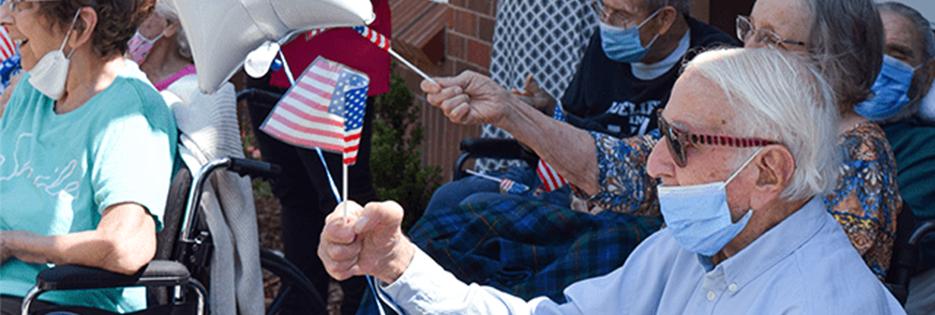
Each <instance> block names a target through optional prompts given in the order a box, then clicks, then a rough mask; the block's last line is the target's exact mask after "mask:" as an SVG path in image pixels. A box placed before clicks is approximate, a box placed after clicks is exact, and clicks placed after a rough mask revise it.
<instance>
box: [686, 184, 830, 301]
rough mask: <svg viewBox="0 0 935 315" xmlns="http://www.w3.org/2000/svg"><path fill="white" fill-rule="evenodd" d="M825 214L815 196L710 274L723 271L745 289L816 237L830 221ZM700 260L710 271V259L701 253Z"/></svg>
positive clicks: (819, 199)
mask: <svg viewBox="0 0 935 315" xmlns="http://www.w3.org/2000/svg"><path fill="white" fill-rule="evenodd" d="M824 215H827V214H826V213H825V207H824V204H823V203H822V201H821V198H819V197H814V198H812V200H811V201H809V202H808V203H806V204H805V205H804V206H802V208H800V209H799V210H798V211H796V212H794V213H792V214H791V215H789V216H788V217H786V218H785V219H784V220H782V222H779V224H777V225H776V226H774V227H773V228H771V229H769V230H767V231H766V232H765V233H763V235H760V237H759V238H757V239H756V240H754V241H753V242H752V243H750V245H747V247H746V248H744V249H742V250H740V252H738V253H737V255H734V256H732V257H730V258H728V259H726V260H724V261H722V262H721V263H720V264H718V265H717V266H713V271H710V272H708V274H709V276H710V275H712V273H715V274H717V273H722V274H723V279H724V280H725V281H727V282H730V283H732V284H735V285H736V286H737V287H738V288H742V287H743V286H744V285H746V284H747V283H749V282H750V281H752V280H753V279H755V278H756V277H757V276H759V275H761V274H763V273H764V272H765V271H766V270H768V269H769V268H772V267H773V266H775V265H776V264H777V263H779V262H780V261H782V260H783V259H785V258H786V257H788V256H789V255H791V254H792V253H793V252H795V251H796V249H798V248H800V247H802V245H803V244H805V243H806V242H808V241H809V240H811V239H812V238H814V237H815V235H816V234H817V233H818V231H819V230H820V229H821V227H822V226H824V224H826V223H827V222H828V221H827V220H823V219H822V216H824ZM698 259H699V261H700V262H701V264H702V267H705V270H711V269H709V267H712V266H711V265H710V258H707V257H703V256H699V257H698Z"/></svg>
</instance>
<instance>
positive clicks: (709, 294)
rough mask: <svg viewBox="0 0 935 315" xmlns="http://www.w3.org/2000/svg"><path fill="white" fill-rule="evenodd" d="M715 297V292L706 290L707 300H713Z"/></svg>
mask: <svg viewBox="0 0 935 315" xmlns="http://www.w3.org/2000/svg"><path fill="white" fill-rule="evenodd" d="M716 297H717V294H715V293H714V291H708V301H714V298H716Z"/></svg>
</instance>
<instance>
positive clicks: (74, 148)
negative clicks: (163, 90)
mask: <svg viewBox="0 0 935 315" xmlns="http://www.w3.org/2000/svg"><path fill="white" fill-rule="evenodd" d="M6 2H7V3H6V4H4V5H6V6H8V7H6V8H5V9H6V10H7V12H10V15H11V16H12V17H11V18H7V21H6V22H7V23H6V24H8V25H7V27H14V28H16V30H17V31H18V32H19V33H22V35H23V36H24V37H25V40H24V41H23V42H22V43H21V45H20V49H21V50H24V51H29V52H31V53H32V54H33V55H35V56H41V57H40V59H39V62H38V63H37V64H36V65H35V66H34V67H33V68H32V69H30V70H29V72H28V73H27V74H26V75H25V76H24V77H23V78H22V79H21V80H20V83H19V84H18V85H17V86H16V88H15V90H14V91H13V94H12V96H11V98H10V102H9V103H8V104H7V107H6V109H5V112H4V114H3V117H2V118H0V199H2V202H0V294H2V295H3V297H2V298H3V300H2V302H3V303H0V304H2V311H3V312H9V311H11V309H8V308H12V309H13V310H18V307H19V304H18V302H16V301H15V300H16V299H19V298H21V297H22V296H24V295H25V293H26V292H27V290H29V288H30V287H32V286H33V285H34V283H35V277H36V275H37V274H38V273H39V272H40V271H41V270H43V269H45V268H48V266H49V265H50V264H77V265H84V266H91V267H96V268H102V269H105V270H109V271H113V272H118V273H123V274H132V273H134V272H136V271H137V270H139V269H140V268H141V267H142V266H144V265H145V264H147V263H148V262H149V261H150V260H151V259H152V257H153V255H154V253H155V248H156V231H157V230H158V229H159V228H160V226H161V223H160V218H161V216H162V213H163V208H164V206H165V201H166V195H167V193H168V189H169V185H170V179H171V174H172V170H173V161H174V156H175V147H176V137H177V135H176V128H175V122H174V121H173V118H172V113H171V112H170V111H169V109H168V107H167V106H166V105H165V103H164V102H163V100H162V98H161V97H160V96H159V94H158V93H157V92H156V90H155V89H154V88H153V87H152V85H151V84H150V83H149V82H148V81H147V80H146V76H145V75H144V74H143V73H142V72H140V71H139V69H138V68H137V67H136V66H135V64H133V63H132V62H129V61H127V60H126V59H125V58H124V54H125V53H126V50H127V41H128V40H129V39H130V37H131V36H132V35H133V32H134V31H135V30H136V28H137V27H138V26H139V24H140V23H141V22H142V20H143V19H144V18H145V17H146V16H147V15H148V14H149V12H150V11H151V10H152V6H153V1H152V0H96V1H95V0H61V1H11V0H8V1H6ZM10 21H12V22H10ZM40 299H41V300H42V301H43V302H44V303H42V304H43V305H42V306H45V307H57V306H61V305H69V306H82V307H92V308H98V309H103V310H107V311H116V312H128V311H134V310H137V309H140V308H143V307H145V306H146V297H145V292H144V291H143V289H142V288H131V289H107V290H86V291H64V292H51V293H48V294H44V295H42V297H41V298H40ZM16 312H18V311H16ZM79 313H84V311H79Z"/></svg>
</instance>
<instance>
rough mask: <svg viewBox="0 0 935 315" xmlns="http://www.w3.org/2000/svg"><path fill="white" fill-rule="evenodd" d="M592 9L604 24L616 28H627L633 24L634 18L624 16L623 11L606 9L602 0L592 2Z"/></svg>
mask: <svg viewBox="0 0 935 315" xmlns="http://www.w3.org/2000/svg"><path fill="white" fill-rule="evenodd" d="M591 9H592V10H594V13H595V14H597V16H598V17H599V18H600V19H601V21H603V22H604V23H607V24H610V25H614V26H627V25H629V24H632V23H633V18H632V17H628V16H626V15H624V13H623V11H620V10H614V9H611V8H608V7H605V6H604V5H603V3H602V2H601V0H593V1H591Z"/></svg>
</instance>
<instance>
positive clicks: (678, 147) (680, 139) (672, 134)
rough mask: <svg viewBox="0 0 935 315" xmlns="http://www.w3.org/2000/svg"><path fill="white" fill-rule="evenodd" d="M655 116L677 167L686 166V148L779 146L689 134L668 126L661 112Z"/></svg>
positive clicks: (765, 142) (771, 143)
mask: <svg viewBox="0 0 935 315" xmlns="http://www.w3.org/2000/svg"><path fill="white" fill-rule="evenodd" d="M656 116H657V117H658V119H659V130H660V131H661V132H662V135H663V136H665V137H666V140H667V141H666V143H667V144H668V145H667V147H668V148H669V153H670V154H672V157H673V158H674V159H675V164H676V165H678V166H679V167H685V165H687V164H688V158H687V156H686V155H685V149H686V148H687V147H688V146H693V145H713V146H725V147H734V148H755V147H765V146H768V145H773V144H779V142H776V141H773V140H766V139H759V138H737V137H731V136H722V135H704V134H695V133H690V132H688V131H685V130H681V129H678V128H676V127H673V126H672V125H670V124H669V122H668V121H666V119H665V118H663V117H662V110H657V111H656Z"/></svg>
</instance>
